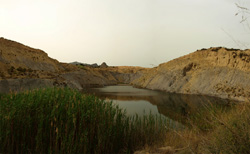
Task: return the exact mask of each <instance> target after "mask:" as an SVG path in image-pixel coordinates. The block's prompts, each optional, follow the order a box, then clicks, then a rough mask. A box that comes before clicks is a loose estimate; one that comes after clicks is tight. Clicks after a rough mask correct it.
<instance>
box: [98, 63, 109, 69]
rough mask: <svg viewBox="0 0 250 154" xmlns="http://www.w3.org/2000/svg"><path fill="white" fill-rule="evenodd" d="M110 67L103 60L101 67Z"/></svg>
mask: <svg viewBox="0 0 250 154" xmlns="http://www.w3.org/2000/svg"><path fill="white" fill-rule="evenodd" d="M107 67H108V65H107V64H106V63H105V62H103V63H102V64H101V65H100V68H107Z"/></svg>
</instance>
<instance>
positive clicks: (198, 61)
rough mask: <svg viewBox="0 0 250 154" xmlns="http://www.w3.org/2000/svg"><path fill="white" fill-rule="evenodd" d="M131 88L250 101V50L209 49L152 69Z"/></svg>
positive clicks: (135, 81)
mask: <svg viewBox="0 0 250 154" xmlns="http://www.w3.org/2000/svg"><path fill="white" fill-rule="evenodd" d="M132 84H134V85H136V86H139V87H143V88H148V89H154V90H163V91H168V92H174V93H184V94H202V95H211V96H216V97H221V98H229V99H235V100H240V101H249V99H250V50H249V49H248V50H238V49H227V48H222V47H218V48H209V49H202V50H198V51H196V52H194V53H191V54H188V55H186V56H183V57H180V58H177V59H174V60H172V61H169V62H167V63H163V64H161V65H159V66H158V67H156V68H152V69H150V70H149V71H148V72H147V73H145V74H144V75H142V76H141V77H140V78H138V79H136V80H134V81H132Z"/></svg>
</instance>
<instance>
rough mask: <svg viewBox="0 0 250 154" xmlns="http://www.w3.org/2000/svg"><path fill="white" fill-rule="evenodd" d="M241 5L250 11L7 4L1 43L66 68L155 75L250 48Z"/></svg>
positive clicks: (230, 3)
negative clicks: (208, 51)
mask: <svg viewBox="0 0 250 154" xmlns="http://www.w3.org/2000/svg"><path fill="white" fill-rule="evenodd" d="M235 3H237V4H240V5H242V6H245V7H247V8H250V1H247V0H221V1H218V0H209V1H208V0H207V1H205V0H189V1H188V2H187V1H185V0H176V1H168V0H126V1H124V0H123V1H122V0H106V1H103V0H74V1H69V0H53V1H49V0H43V1H42V0H37V1H32V0H23V1H14V0H9V1H3V0H0V20H1V23H0V37H4V38H6V39H10V40H13V41H17V42H20V43H22V44H24V45H27V46H30V47H33V48H38V49H41V50H43V51H45V52H46V53H48V55H49V56H50V57H51V58H54V59H57V60H58V61H60V62H74V61H78V62H81V63H89V64H93V63H97V64H99V65H100V64H101V63H102V62H106V63H107V64H108V65H110V66H141V67H154V66H157V65H159V64H160V63H164V62H167V61H170V60H172V59H175V58H178V57H180V56H183V55H186V54H189V53H191V52H194V51H196V50H197V49H202V48H210V47H218V46H222V47H227V48H240V49H246V48H249V47H250V37H249V36H250V29H248V28H247V27H245V25H244V24H242V23H240V21H241V16H235V14H236V13H237V12H238V9H237V7H236V4H235ZM248 26H249V25H248Z"/></svg>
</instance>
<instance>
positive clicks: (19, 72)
mask: <svg viewBox="0 0 250 154" xmlns="http://www.w3.org/2000/svg"><path fill="white" fill-rule="evenodd" d="M118 83H127V84H133V85H135V86H139V87H143V88H148V89H154V90H163V91H167V92H174V93H184V94H202V95H211V96H216V97H220V98H229V99H235V100H241V101H249V99H250V49H248V50H237V49H227V48H221V47H218V48H209V49H202V50H197V51H196V52H193V53H191V54H188V55H185V56H183V57H180V58H177V59H174V60H172V61H169V62H167V63H163V64H160V65H159V66H158V67H155V68H142V67H129V66H120V67H100V68H92V67H87V66H84V67H79V66H75V65H73V64H66V63H60V62H58V61H57V60H55V59H52V58H50V57H49V56H48V55H47V54H46V53H45V52H44V51H42V50H39V49H33V48H30V47H28V46H25V45H23V44H20V43H18V42H14V41H11V40H7V39H4V38H0V92H8V91H9V90H17V91H18V90H20V89H33V88H38V87H44V86H46V87H52V86H69V87H73V88H76V89H79V90H81V89H83V88H85V87H93V86H103V85H114V84H118Z"/></svg>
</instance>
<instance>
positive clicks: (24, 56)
mask: <svg viewBox="0 0 250 154" xmlns="http://www.w3.org/2000/svg"><path fill="white" fill-rule="evenodd" d="M96 65H97V64H96ZM97 66H98V65H97ZM142 69H143V68H137V67H108V65H107V64H106V63H103V64H102V65H101V67H94V65H90V66H89V65H84V66H83V65H76V64H75V63H72V64H66V63H60V62H58V61H57V60H55V59H52V58H50V57H49V56H48V54H47V53H45V52H44V51H42V50H39V49H34V48H31V47H28V46H26V45H23V44H21V43H18V42H15V41H11V40H7V39H4V38H0V93H6V92H9V91H20V90H26V89H34V88H41V87H53V86H68V87H72V88H76V89H79V90H82V89H84V88H86V87H94V86H104V85H114V84H118V83H124V82H126V83H130V82H131V81H132V80H133V79H135V78H137V77H139V75H142V73H140V74H139V73H137V71H140V70H142ZM131 72H132V74H131Z"/></svg>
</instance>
